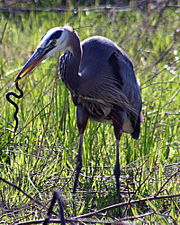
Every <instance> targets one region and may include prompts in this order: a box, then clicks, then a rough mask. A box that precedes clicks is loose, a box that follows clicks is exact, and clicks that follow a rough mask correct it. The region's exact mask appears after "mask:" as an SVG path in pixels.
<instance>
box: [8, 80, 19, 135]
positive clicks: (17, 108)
mask: <svg viewBox="0 0 180 225" xmlns="http://www.w3.org/2000/svg"><path fill="white" fill-rule="evenodd" d="M16 89H17V90H18V91H19V92H20V94H19V95H18V94H16V93H15V92H13V91H9V92H8V93H7V94H6V99H7V101H8V102H10V103H11V104H12V105H13V106H14V107H15V108H16V111H15V112H14V119H15V121H16V125H15V127H14V133H15V132H16V130H17V128H18V117H17V114H18V111H19V107H18V105H17V104H16V103H15V102H14V101H13V100H12V99H11V98H10V96H11V95H12V96H14V97H15V98H18V99H20V98H22V97H23V91H22V89H21V88H20V87H19V86H18V82H16Z"/></svg>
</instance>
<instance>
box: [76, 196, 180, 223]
mask: <svg viewBox="0 0 180 225" xmlns="http://www.w3.org/2000/svg"><path fill="white" fill-rule="evenodd" d="M178 197H180V194H177V195H161V196H154V195H153V196H149V197H147V198H142V199H137V200H133V201H130V202H122V203H118V204H114V205H111V206H108V207H105V208H103V209H99V210H97V211H95V212H91V213H87V214H84V215H81V216H77V217H75V218H77V219H79V218H87V217H90V216H94V215H96V214H99V213H102V212H105V211H108V210H111V209H116V208H119V207H123V206H126V205H131V204H137V203H142V202H147V201H154V200H161V199H169V198H170V199H171V198H178Z"/></svg>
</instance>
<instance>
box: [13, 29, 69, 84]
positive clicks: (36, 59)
mask: <svg viewBox="0 0 180 225" xmlns="http://www.w3.org/2000/svg"><path fill="white" fill-rule="evenodd" d="M71 32H73V30H72V28H69V27H55V28H52V29H50V30H49V31H48V32H47V33H46V34H45V35H44V36H43V37H42V38H41V40H40V43H39V45H38V46H37V49H36V51H35V52H34V54H33V55H32V56H31V57H30V59H29V60H28V61H27V63H26V64H25V65H24V66H23V68H22V70H21V71H20V72H19V74H18V76H17V77H16V80H15V82H17V81H18V80H20V79H21V78H22V77H24V76H25V75H27V74H28V73H29V72H30V71H31V70H32V69H33V68H35V67H36V66H37V65H39V64H40V63H41V62H42V61H43V60H45V59H47V58H49V57H51V56H52V55H53V54H55V53H57V52H60V51H66V50H71V47H70V45H69V36H70V35H69V34H70V33H71Z"/></svg>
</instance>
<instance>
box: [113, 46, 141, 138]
mask: <svg viewBox="0 0 180 225" xmlns="http://www.w3.org/2000/svg"><path fill="white" fill-rule="evenodd" d="M109 63H110V65H111V66H112V68H113V73H114V74H115V76H116V79H118V80H119V90H120V91H121V92H122V93H123V94H124V95H125V96H126V98H127V101H128V107H125V110H126V111H127V114H128V116H129V118H130V119H131V123H132V126H133V128H134V132H133V133H132V137H133V138H135V139H137V138H138V137H139V132H140V112H141V107H142V100H141V93H140V87H139V84H138V82H137V79H136V76H135V73H134V69H133V65H132V62H131V61H130V59H129V58H128V57H127V56H126V55H125V53H124V52H123V51H122V50H121V49H118V50H117V51H116V52H115V53H113V54H112V55H111V57H110V59H109Z"/></svg>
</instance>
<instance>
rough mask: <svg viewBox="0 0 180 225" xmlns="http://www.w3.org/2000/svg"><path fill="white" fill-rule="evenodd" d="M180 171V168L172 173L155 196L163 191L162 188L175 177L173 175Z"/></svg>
mask: <svg viewBox="0 0 180 225" xmlns="http://www.w3.org/2000/svg"><path fill="white" fill-rule="evenodd" d="M179 172H180V169H178V171H176V172H175V173H174V174H173V175H171V176H170V177H169V178H168V179H167V181H166V182H165V183H164V184H163V185H162V186H161V188H160V189H159V191H158V192H157V193H156V194H155V196H157V195H158V194H159V193H160V192H161V191H162V189H163V188H164V187H165V185H166V184H167V183H168V182H169V181H170V180H171V179H172V178H173V177H176V176H177V174H178V173H179Z"/></svg>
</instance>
